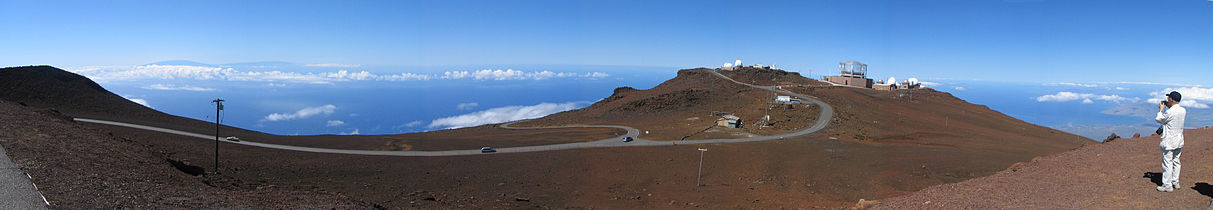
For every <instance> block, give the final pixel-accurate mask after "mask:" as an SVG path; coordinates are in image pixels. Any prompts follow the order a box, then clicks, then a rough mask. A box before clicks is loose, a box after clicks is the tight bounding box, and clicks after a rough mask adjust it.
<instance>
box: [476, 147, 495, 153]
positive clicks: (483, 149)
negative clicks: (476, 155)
mask: <svg viewBox="0 0 1213 210" xmlns="http://www.w3.org/2000/svg"><path fill="white" fill-rule="evenodd" d="M494 152H497V150H496V149H493V148H492V147H481V148H480V153H494Z"/></svg>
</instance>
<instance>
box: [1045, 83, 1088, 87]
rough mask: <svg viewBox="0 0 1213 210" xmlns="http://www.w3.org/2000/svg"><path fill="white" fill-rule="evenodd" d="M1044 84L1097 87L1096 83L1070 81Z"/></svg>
mask: <svg viewBox="0 0 1213 210" xmlns="http://www.w3.org/2000/svg"><path fill="white" fill-rule="evenodd" d="M1044 85H1045V86H1074V87H1098V85H1095V84H1082V83H1072V82H1052V83H1044Z"/></svg>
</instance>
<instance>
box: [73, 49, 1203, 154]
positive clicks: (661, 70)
mask: <svg viewBox="0 0 1213 210" xmlns="http://www.w3.org/2000/svg"><path fill="white" fill-rule="evenodd" d="M284 66H285V67H284ZM678 69H679V68H672V67H634V66H576V65H547V66H544V65H530V66H512V68H503V67H497V66H459V67H404V68H401V67H360V66H359V67H350V66H337V67H330V66H323V67H307V66H300V65H294V64H289V63H244V64H228V65H209V64H198V63H159V64H149V65H142V66H125V67H112V66H111V67H80V68H69V70H70V71H74V72H77V73H80V74H82V75H85V76H88V77H90V78H93V79H94V80H98V81H99V82H100V83H101V84H102V86H104V87H105V88H106V89H109V90H110V91H112V92H114V93H117V94H119V95H121V96H123V97H126V98H128V99H131V100H133V101H137V102H141V103H144V104H146V105H147V106H150V107H152V108H154V109H156V110H160V111H162V112H165V113H169V114H173V115H178V116H183V117H189V118H194V119H199V120H205V121H214V119H215V116H214V115H215V110H214V109H215V106H214V104H212V103H211V100H214V99H216V98H222V99H224V100H225V102H224V106H225V109H224V112H223V115H222V118H223V123H224V124H227V125H232V126H236V127H242V128H246V129H252V130H257V131H261V132H266V133H271V134H279V135H316V134H362V135H371V134H398V133H410V132H422V131H429V130H438V129H447V128H457V127H467V126H475V125H480V124H487V123H497V122H505V121H510V120H518V119H526V118H536V117H541V116H545V115H547V114H552V113H556V112H560V111H565V110H571V109H576V108H582V107H585V106H588V105H590V104H591V103H593V102H595V101H598V100H600V99H602V98H605V97H607V96H610V95H611V93H612V90H614V89H615V88H617V87H622V86H629V87H633V88H637V89H648V88H652V87H654V86H656V85H658V84H660V83H661V82H664V81H665V80H668V79H671V78H673V77H674V76H675V75H676V73H677V70H678ZM343 71H344V72H343ZM402 72H407V73H402ZM923 81H925V84H926V85H927V86H928V87H930V88H934V89H936V90H938V91H944V92H949V93H952V94H953V95H955V96H956V97H958V98H960V99H963V100H965V101H968V102H970V103H974V104H980V105H986V106H989V107H990V108H992V109H994V110H997V111H1000V112H1002V113H1005V114H1007V115H1009V116H1012V117H1015V118H1019V119H1021V120H1024V121H1027V122H1030V123H1034V124H1038V125H1043V126H1047V127H1051V128H1055V129H1059V130H1062V131H1066V132H1071V133H1075V134H1078V135H1081V136H1084V137H1087V138H1091V139H1093V140H1102V139H1104V138H1105V137H1107V136H1108V135H1110V134H1112V133H1116V134H1117V135H1120V136H1122V137H1128V136H1132V135H1133V134H1134V133H1141V134H1143V135H1148V134H1149V133H1150V132H1152V131H1153V130H1154V129H1155V128H1157V127H1158V125H1157V124H1155V123H1154V122H1153V120H1152V117H1153V116H1154V113H1155V112H1157V105H1156V103H1157V102H1156V100H1159V99H1161V97H1162V94H1163V93H1162V92H1163V91H1166V92H1169V91H1170V90H1179V91H1181V92H1189V93H1185V95H1191V96H1192V97H1191V99H1190V100H1185V102H1186V103H1187V104H1185V106H1187V107H1188V111H1189V115H1188V120H1187V127H1189V128H1196V127H1203V126H1207V125H1210V124H1213V112H1210V111H1209V107H1208V106H1207V105H1205V104H1203V103H1204V102H1202V100H1204V101H1208V100H1213V98H1210V97H1213V94H1207V93H1209V92H1213V89H1204V88H1200V86H1199V85H1182V84H1156V83H1092V84H1082V83H1024V82H997V81H979V80H949V79H934V80H932V79H923Z"/></svg>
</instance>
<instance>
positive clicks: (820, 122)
mask: <svg viewBox="0 0 1213 210" xmlns="http://www.w3.org/2000/svg"><path fill="white" fill-rule="evenodd" d="M708 72H711V73H712V74H713V75H716V76H717V77H720V78H724V79H726V80H729V81H731V82H733V83H737V84H741V85H745V86H749V87H753V88H758V89H763V90H767V91H772V92H776V93H781V94H785V95H790V96H795V97H798V98H801V99H802V100H804V101H806V102H809V103H813V104H817V106H818V107H821V114H820V115H819V116H818V117H817V122H815V123H814V124H813V126H810V127H808V128H805V129H803V130H799V131H796V132H792V133H785V134H779V135H773V136H757V137H749V138H739V139H704V140H692V141H680V142H678V143H677V144H713V143H738V142H755V141H769V140H777V139H783V138H785V137H793V136H801V135H807V134H810V133H813V132H817V131H820V130H822V129H825V127H826V125H827V124H829V122H830V118H832V117H833V115H834V107H831V106H830V105H828V104H826V103H825V102H821V101H820V100H817V98H816V97H810V96H806V95H801V94H797V93H793V92H789V91H784V90H779V89H776V88H775V87H774V86H757V85H752V84H746V83H742V82H738V81H736V80H733V79H731V78H729V77H726V76H724V75H722V74H720V73H719V72H716V71H708ZM75 120H76V121H80V122H88V123H97V124H106V125H115V126H123V127H130V128H137V129H143V130H150V131H157V132H164V133H171V134H178V135H184V136H191V137H198V138H201V139H206V140H211V141H214V140H215V136H211V135H205V134H197V133H190V132H185V131H179V130H172V129H165V128H158V127H151V126H145V125H136V124H130V123H123V122H114V121H105V120H95V119H84V118H75ZM517 122H520V121H515V122H510V123H506V124H502V125H501V128H506V129H551V128H617V129H623V130H626V131H627V134H624V135H623V136H619V137H612V138H607V139H602V140H597V141H591V142H579V143H564V144H550V145H539V146H525V147H507V148H497V152H496V153H516V152H538V151H552V150H567V149H582V148H599V147H637V146H659V145H671V142H670V141H653V140H648V139H642V138H639V134H640V130H637V129H636V128H632V127H628V126H621V125H583V126H560V127H536V128H529V127H513V126H511V125H513V124H514V123H517ZM624 136H631V137H633V138H634V139H635V140H634V141H632V142H623V141H622V137H624ZM223 142H226V143H232V144H242V145H248V146H255V147H263V148H273V149H283V150H293V151H302V152H318V153H332V154H352V155H386V156H456V155H481V154H494V153H481V152H480V150H445V151H375V150H346V149H325V148H314V147H300V146H290V145H279V144H266V143H257V142H250V141H239V142H232V141H223Z"/></svg>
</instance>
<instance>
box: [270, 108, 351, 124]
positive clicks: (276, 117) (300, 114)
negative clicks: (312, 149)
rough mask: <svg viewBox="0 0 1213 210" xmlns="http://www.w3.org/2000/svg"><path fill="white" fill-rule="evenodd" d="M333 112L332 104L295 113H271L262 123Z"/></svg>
mask: <svg viewBox="0 0 1213 210" xmlns="http://www.w3.org/2000/svg"><path fill="white" fill-rule="evenodd" d="M334 110H337V106H334V105H332V104H326V105H324V106H318V107H308V108H303V109H300V110H299V111H295V113H273V114H270V115H266V116H265V119H263V120H262V121H283V120H294V119H302V118H308V117H311V116H316V115H320V114H332V113H333V111H334ZM342 123H344V122H342Z"/></svg>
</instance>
